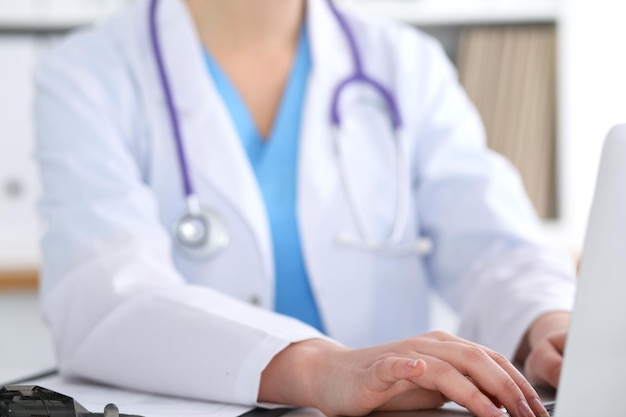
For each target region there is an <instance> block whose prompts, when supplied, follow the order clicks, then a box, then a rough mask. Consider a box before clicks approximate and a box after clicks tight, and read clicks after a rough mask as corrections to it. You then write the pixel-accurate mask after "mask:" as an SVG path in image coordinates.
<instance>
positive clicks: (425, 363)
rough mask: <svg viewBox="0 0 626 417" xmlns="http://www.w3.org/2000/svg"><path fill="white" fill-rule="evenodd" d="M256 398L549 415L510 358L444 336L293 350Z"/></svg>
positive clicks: (311, 343)
mask: <svg viewBox="0 0 626 417" xmlns="http://www.w3.org/2000/svg"><path fill="white" fill-rule="evenodd" d="M259 400H260V401H269V402H277V403H283V404H291V405H295V406H311V407H316V408H318V409H320V410H321V411H322V412H324V413H325V414H326V415H329V416H333V415H340V414H341V415H365V414H368V413H369V412H371V411H374V410H416V409H425V408H437V407H439V406H441V405H443V404H444V402H446V401H448V400H452V401H455V402H456V403H458V404H460V405H462V406H465V407H466V408H468V409H469V410H470V411H471V412H472V413H474V414H475V415H476V416H478V417H501V416H503V411H502V410H501V409H500V408H499V406H500V405H503V406H504V407H506V408H507V410H509V412H510V413H511V415H512V416H514V417H534V416H543V415H547V412H546V410H545V408H544V407H543V406H542V405H541V401H540V400H539V396H538V395H537V393H536V392H535V390H534V389H533V388H532V387H531V385H530V384H529V383H528V382H527V381H526V379H525V378H524V377H523V376H522V375H521V374H520V373H519V372H518V371H517V370H516V369H515V367H514V366H513V365H512V364H511V363H510V362H509V361H507V360H506V359H505V358H504V357H503V356H502V355H499V354H497V353H495V352H493V351H491V350H489V349H487V348H484V347H482V346H479V345H476V344H474V343H471V342H468V341H466V340H463V339H460V338H457V337H454V336H451V335H449V334H446V333H442V332H433V333H428V334H425V335H421V336H416V337H413V338H410V339H406V340H402V341H398V342H393V343H388V344H385V345H380V346H375V347H371V348H366V349H346V348H342V347H339V346H337V345H334V344H332V343H330V342H327V341H323V340H308V341H304V342H300V343H295V344H292V345H290V346H289V347H288V348H286V349H285V350H283V351H282V352H281V353H279V354H278V355H277V356H276V357H274V359H273V360H272V361H271V362H270V364H269V365H268V366H267V368H266V369H265V371H264V372H263V375H262V378H261V388H260V391H259Z"/></svg>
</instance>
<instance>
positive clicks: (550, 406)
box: [506, 402, 555, 416]
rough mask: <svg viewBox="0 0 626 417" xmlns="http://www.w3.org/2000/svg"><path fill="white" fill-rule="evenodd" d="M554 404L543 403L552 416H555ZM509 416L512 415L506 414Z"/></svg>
mask: <svg viewBox="0 0 626 417" xmlns="http://www.w3.org/2000/svg"><path fill="white" fill-rule="evenodd" d="M554 404H555V403H554V402H551V403H543V406H544V407H546V410H548V414H550V416H553V415H554ZM506 415H507V416H511V414H509V413H506Z"/></svg>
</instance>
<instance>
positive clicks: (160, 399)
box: [20, 375, 252, 417]
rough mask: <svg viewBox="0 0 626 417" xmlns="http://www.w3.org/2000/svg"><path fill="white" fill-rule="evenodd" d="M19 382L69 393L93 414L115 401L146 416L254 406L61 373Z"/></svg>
mask: <svg viewBox="0 0 626 417" xmlns="http://www.w3.org/2000/svg"><path fill="white" fill-rule="evenodd" d="M20 385H39V386H41V387H43V388H48V389H51V390H53V391H56V392H59V393H61V394H64V395H67V396H70V397H72V398H74V399H75V400H76V401H77V402H79V403H80V404H81V405H82V406H83V407H85V408H86V409H87V410H89V411H90V412H92V413H96V412H97V413H102V412H103V410H104V407H105V405H107V404H109V403H113V404H115V405H116V406H117V407H118V408H119V410H120V414H136V415H140V416H143V417H161V416H162V417H196V416H198V417H199V416H202V417H236V416H239V415H241V414H243V413H245V412H247V411H250V410H251V409H252V408H251V407H246V406H241V405H233V404H220V403H212V402H207V401H197V400H190V399H186V398H176V397H167V396H160V395H152V394H146V393H142V392H133V391H127V390H123V389H119V388H112V387H108V386H102V385H96V384H92V383H89V382H85V381H79V380H70V379H65V378H62V377H60V376H58V375H55V376H50V377H46V378H41V379H36V380H33V381H27V382H24V383H20Z"/></svg>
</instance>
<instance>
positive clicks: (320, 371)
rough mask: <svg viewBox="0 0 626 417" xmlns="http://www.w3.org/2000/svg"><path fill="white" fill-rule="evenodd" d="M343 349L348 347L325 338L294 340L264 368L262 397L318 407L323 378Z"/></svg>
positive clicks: (260, 396) (266, 399)
mask: <svg viewBox="0 0 626 417" xmlns="http://www.w3.org/2000/svg"><path fill="white" fill-rule="evenodd" d="M343 350H345V348H343V347H341V346H339V345H336V344H334V343H332V342H330V341H327V340H322V339H309V340H305V341H302V342H296V343H292V344H290V345H289V346H287V347H286V348H285V349H283V350H282V351H281V352H279V353H278V354H277V355H276V356H274V358H273V359H272V360H271V361H270V363H269V364H268V365H267V367H266V368H265V369H264V370H263V372H262V374H261V384H260V387H259V397H258V399H259V401H261V402H272V403H278V404H286V405H291V406H297V407H317V406H318V403H319V397H320V392H321V385H322V384H323V382H322V381H323V379H324V377H325V376H326V375H328V374H329V372H330V370H331V369H332V366H333V365H332V363H334V362H333V359H332V358H333V357H334V353H336V352H340V351H343Z"/></svg>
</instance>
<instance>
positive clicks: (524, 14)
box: [0, 0, 626, 383]
mask: <svg viewBox="0 0 626 417" xmlns="http://www.w3.org/2000/svg"><path fill="white" fill-rule="evenodd" d="M128 2H129V1H128V0H0V334H3V335H7V334H8V335H11V336H10V337H6V336H5V337H3V342H2V344H1V345H0V350H1V353H2V355H0V383H2V382H6V381H8V380H10V379H12V378H14V377H17V376H19V375H21V374H27V373H29V372H34V371H36V370H39V369H42V368H45V367H47V366H54V356H53V353H52V348H51V344H50V341H49V339H48V335H47V332H46V330H45V327H44V325H43V323H42V322H41V319H40V317H39V312H38V308H37V302H36V301H37V300H36V286H37V269H38V259H39V249H38V239H39V234H40V230H41V224H40V222H39V220H38V219H37V215H36V210H35V204H36V201H37V198H38V194H39V180H38V177H37V171H36V167H35V165H34V163H33V160H32V148H33V126H32V122H31V120H32V119H31V107H32V99H33V88H32V71H33V67H34V66H35V65H36V62H37V60H38V58H39V57H41V56H42V54H45V53H46V51H47V50H49V48H50V47H52V46H53V45H54V44H55V42H57V41H58V39H59V38H60V37H62V36H63V35H64V34H66V33H67V32H69V31H71V30H74V29H76V28H78V27H81V26H84V25H88V24H91V23H93V22H95V21H98V20H100V19H103V18H106V16H108V15H110V14H111V13H114V12H115V11H116V10H117V9H119V8H121V7H123V6H124V5H125V3H128ZM343 2H344V3H345V5H346V7H350V8H353V9H358V10H360V11H361V12H363V13H369V14H373V15H376V16H380V17H383V18H391V19H397V20H400V21H403V22H405V23H407V24H410V25H413V26H416V27H419V28H421V29H422V30H425V31H426V32H428V33H430V34H432V35H433V36H435V37H437V38H438V39H439V40H440V41H441V42H442V44H443V45H444V47H445V49H446V51H447V52H448V54H449V56H450V58H451V60H452V61H453V62H454V63H455V64H456V65H457V68H458V70H459V77H460V80H461V82H462V83H463V84H464V86H465V87H466V89H467V91H468V94H469V96H470V98H471V99H472V100H473V101H474V102H475V103H476V105H477V106H478V108H479V111H480V112H481V115H482V116H483V119H484V121H485V125H486V129H487V132H488V134H489V145H490V146H491V147H493V148H494V149H496V150H498V151H499V152H502V153H504V154H505V155H506V156H507V157H509V158H510V159H511V160H512V161H513V163H515V164H516V165H517V166H518V168H519V169H520V171H521V173H522V176H523V179H524V182H525V185H526V188H527V190H528V192H529V194H530V195H531V198H532V200H533V203H534V204H535V206H536V208H537V210H538V212H539V213H540V215H541V216H542V219H543V222H544V226H545V229H546V232H547V233H548V236H549V238H550V240H551V241H552V242H553V243H554V244H555V245H558V246H560V247H563V248H565V249H566V250H569V251H571V253H572V254H573V255H574V256H576V255H577V254H579V253H580V251H581V249H582V248H581V246H582V241H583V237H584V231H585V225H586V221H587V215H588V211H589V207H590V203H591V198H592V194H593V187H594V181H595V176H596V170H597V164H598V160H599V154H600V148H601V144H602V139H603V137H604V135H605V134H606V132H607V131H608V130H609V128H610V127H611V126H612V125H614V124H616V123H620V122H625V121H626V54H624V53H623V52H622V49H623V48H622V43H623V39H626V25H624V24H623V20H624V16H626V13H624V12H625V11H626V5H623V4H622V2H618V1H614V0H595V1H588V0H343ZM7 332H8V333H7ZM5 354H6V355H5ZM8 356H10V357H11V359H10V361H8V360H6V359H5V358H6V357H8Z"/></svg>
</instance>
